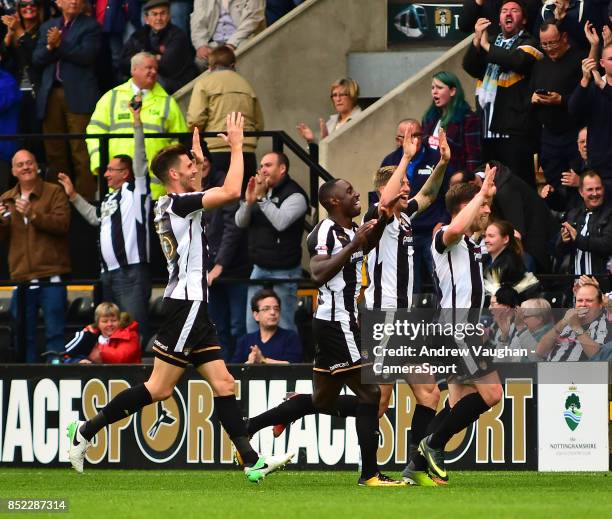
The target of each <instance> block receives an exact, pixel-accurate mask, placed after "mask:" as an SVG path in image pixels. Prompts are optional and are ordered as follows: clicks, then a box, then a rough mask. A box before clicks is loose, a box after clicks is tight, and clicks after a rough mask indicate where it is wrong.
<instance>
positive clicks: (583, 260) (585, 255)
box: [574, 211, 593, 276]
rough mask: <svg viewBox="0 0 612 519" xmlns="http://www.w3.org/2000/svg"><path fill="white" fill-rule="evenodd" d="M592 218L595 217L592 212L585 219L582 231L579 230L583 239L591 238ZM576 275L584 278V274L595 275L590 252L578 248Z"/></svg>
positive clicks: (575, 266) (575, 263)
mask: <svg viewBox="0 0 612 519" xmlns="http://www.w3.org/2000/svg"><path fill="white" fill-rule="evenodd" d="M591 216H593V213H592V212H591V211H587V213H586V215H585V217H584V223H583V224H582V229H578V230H577V233H578V234H579V235H580V236H582V237H583V238H588V236H589V220H590V219H591ZM574 274H575V275H576V276H582V275H583V274H584V275H587V276H591V275H592V274H593V266H592V264H591V252H590V251H588V250H582V249H579V248H576V256H575V257H574Z"/></svg>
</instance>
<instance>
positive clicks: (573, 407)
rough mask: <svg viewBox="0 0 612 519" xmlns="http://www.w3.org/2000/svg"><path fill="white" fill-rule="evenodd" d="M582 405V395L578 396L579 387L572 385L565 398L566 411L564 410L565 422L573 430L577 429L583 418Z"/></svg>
mask: <svg viewBox="0 0 612 519" xmlns="http://www.w3.org/2000/svg"><path fill="white" fill-rule="evenodd" d="M580 407H581V405H580V397H579V396H578V391H577V387H576V386H573V385H572V386H570V387H569V390H568V393H567V396H566V398H565V411H564V412H563V417H564V418H565V423H566V424H567V426H568V427H569V428H570V429H571V430H572V431H575V430H576V428H577V427H578V425H580V420H581V419H582V411H581V410H580Z"/></svg>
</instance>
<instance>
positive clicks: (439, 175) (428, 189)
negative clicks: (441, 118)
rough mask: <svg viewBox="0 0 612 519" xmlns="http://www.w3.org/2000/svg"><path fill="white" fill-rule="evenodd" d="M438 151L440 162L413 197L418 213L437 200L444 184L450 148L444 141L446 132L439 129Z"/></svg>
mask: <svg viewBox="0 0 612 519" xmlns="http://www.w3.org/2000/svg"><path fill="white" fill-rule="evenodd" d="M438 140H439V149H440V161H439V162H438V164H436V167H435V169H434V171H433V173H432V174H431V175H430V176H429V178H428V179H427V182H425V184H424V185H423V187H422V188H421V189H420V191H419V192H418V193H417V194H416V195H415V197H414V198H415V200H416V201H417V203H418V204H419V209H418V212H419V213H420V212H422V211H424V210H425V209H427V208H428V207H429V206H430V205H431V204H433V203H434V200H435V199H436V198H437V196H438V193H439V192H440V187H442V182H444V174H445V173H446V166H448V163H449V161H450V158H451V151H450V146H449V145H448V141H447V140H446V132H445V131H444V130H443V129H442V128H440V133H439V134H438Z"/></svg>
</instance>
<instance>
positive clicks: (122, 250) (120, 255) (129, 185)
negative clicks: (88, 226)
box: [97, 175, 151, 272]
mask: <svg viewBox="0 0 612 519" xmlns="http://www.w3.org/2000/svg"><path fill="white" fill-rule="evenodd" d="M150 212H151V189H150V187H149V177H148V175H147V176H136V177H135V178H134V180H131V181H129V182H125V183H124V184H123V185H122V186H121V189H118V190H117V191H113V192H112V193H108V194H107V195H106V196H105V197H104V200H103V201H102V203H101V204H100V207H99V208H98V209H97V216H98V220H99V222H100V258H101V263H102V270H103V271H104V272H106V271H109V270H116V269H118V268H121V267H126V266H128V265H135V264H138V263H149V257H150V245H149V215H150Z"/></svg>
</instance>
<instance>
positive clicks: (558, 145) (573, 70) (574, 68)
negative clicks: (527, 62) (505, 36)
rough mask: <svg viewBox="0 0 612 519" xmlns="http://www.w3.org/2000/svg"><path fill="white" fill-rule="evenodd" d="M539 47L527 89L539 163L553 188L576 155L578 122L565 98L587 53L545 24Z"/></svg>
mask: <svg viewBox="0 0 612 519" xmlns="http://www.w3.org/2000/svg"><path fill="white" fill-rule="evenodd" d="M540 46H541V47H542V49H543V51H544V57H543V58H542V59H541V60H540V61H538V62H537V63H535V64H534V66H533V70H532V71H531V80H530V84H529V92H530V95H531V109H532V112H533V113H534V115H535V118H536V120H537V122H538V125H539V127H540V130H541V136H540V154H539V156H540V163H541V165H542V169H543V170H544V176H545V177H546V182H547V183H549V184H551V185H552V186H553V188H554V189H555V190H556V189H558V188H559V187H560V186H561V174H562V172H564V171H568V170H569V167H570V164H571V163H572V162H573V161H575V160H576V158H577V157H576V156H577V150H576V148H575V146H574V142H575V140H576V136H577V135H578V131H579V129H580V121H579V118H578V117H576V116H571V115H570V114H569V112H568V109H567V101H568V99H569V96H570V95H571V93H572V92H573V91H574V88H576V84H577V83H578V82H579V81H580V78H581V76H582V65H581V63H582V59H583V58H584V57H585V55H586V52H585V51H584V50H582V49H580V48H576V47H573V46H570V44H569V41H568V38H567V33H565V32H560V30H559V28H558V27H557V26H556V25H555V24H548V23H545V24H544V25H542V26H541V27H540Z"/></svg>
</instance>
